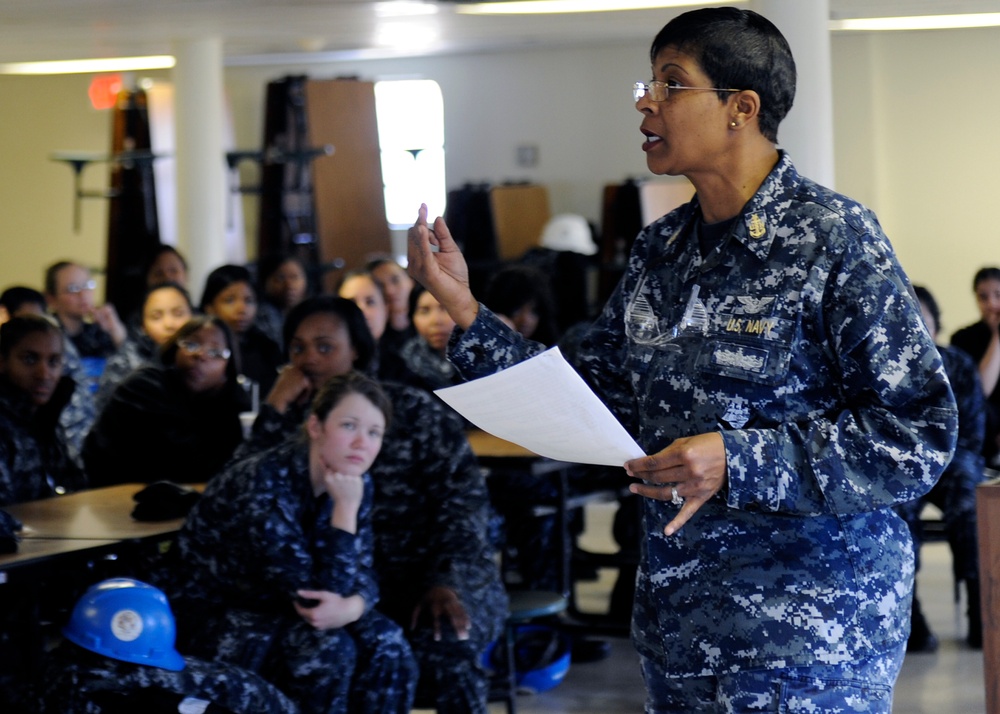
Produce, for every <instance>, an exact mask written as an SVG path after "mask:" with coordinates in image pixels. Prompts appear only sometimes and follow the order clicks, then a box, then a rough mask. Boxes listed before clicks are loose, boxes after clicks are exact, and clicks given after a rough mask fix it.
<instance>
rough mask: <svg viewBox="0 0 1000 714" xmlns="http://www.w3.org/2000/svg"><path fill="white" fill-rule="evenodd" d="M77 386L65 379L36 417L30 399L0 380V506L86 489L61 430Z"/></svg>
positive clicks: (36, 411) (3, 378)
mask: <svg viewBox="0 0 1000 714" xmlns="http://www.w3.org/2000/svg"><path fill="white" fill-rule="evenodd" d="M74 386H75V385H74V384H73V380H71V379H69V378H68V377H63V378H62V379H61V380H60V382H59V386H58V387H56V391H55V393H54V394H53V395H52V398H51V399H50V400H49V403H48V404H46V405H45V406H43V407H40V408H39V409H37V410H34V411H32V408H31V404H29V402H28V398H27V397H26V396H25V395H24V394H23V393H21V392H20V391H19V390H17V389H16V388H14V387H13V386H12V385H11V384H10V382H9V381H8V380H7V378H6V377H0V506H7V505H10V504H12V503H21V502H23V501H34V500H37V499H39V498H48V497H50V496H54V495H56V494H57V493H61V492H64V491H76V490H79V489H81V488H85V487H86V485H87V483H86V479H85V478H84V475H83V472H82V471H81V470H80V469H79V468H78V467H77V465H76V464H75V463H74V462H73V461H72V460H71V459H70V457H69V454H68V452H67V449H66V443H65V440H64V438H63V435H62V429H61V427H60V426H59V424H58V420H59V414H60V413H61V412H62V410H63V408H64V407H65V405H66V403H67V402H68V401H69V399H70V394H71V393H72V391H73V389H74Z"/></svg>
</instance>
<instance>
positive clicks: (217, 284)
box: [201, 265, 257, 310]
mask: <svg viewBox="0 0 1000 714" xmlns="http://www.w3.org/2000/svg"><path fill="white" fill-rule="evenodd" d="M236 283H246V284H247V285H249V286H250V289H251V290H253V292H254V295H256V294H257V289H256V288H255V287H254V284H253V278H252V277H251V275H250V271H249V270H248V269H247V268H246V266H243V265H220V266H219V267H218V268H216V269H215V270H213V271H212V272H211V273H209V274H208V277H207V278H205V289H204V290H203V291H202V293H201V309H202V310H204V309H205V308H206V307H208V306H209V305H211V304H212V302H213V301H214V300H215V298H217V297H218V296H219V293H221V292H222V291H223V290H225V289H226V288H228V287H229V286H230V285H235V284H236Z"/></svg>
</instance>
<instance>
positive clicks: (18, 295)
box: [0, 285, 47, 315]
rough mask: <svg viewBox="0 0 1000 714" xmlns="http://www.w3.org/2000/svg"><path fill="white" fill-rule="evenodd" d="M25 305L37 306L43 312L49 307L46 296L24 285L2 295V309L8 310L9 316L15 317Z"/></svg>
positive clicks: (0, 295) (0, 298)
mask: <svg viewBox="0 0 1000 714" xmlns="http://www.w3.org/2000/svg"><path fill="white" fill-rule="evenodd" d="M24 305H37V306H39V307H40V308H41V309H42V312H45V309H46V307H47V304H46V302H45V296H44V295H42V294H41V293H40V292H38V291H37V290H35V289H34V288H29V287H26V286H24V285H13V286H11V287H9V288H7V289H6V290H4V291H3V292H2V293H0V307H5V308H7V314H8V315H13V314H14V313H16V312H17V311H18V310H20V309H21V307H22V306H24Z"/></svg>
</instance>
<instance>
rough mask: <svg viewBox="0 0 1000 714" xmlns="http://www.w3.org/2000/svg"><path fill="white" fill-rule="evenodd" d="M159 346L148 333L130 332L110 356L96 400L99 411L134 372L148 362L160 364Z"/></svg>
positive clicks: (98, 411)
mask: <svg viewBox="0 0 1000 714" xmlns="http://www.w3.org/2000/svg"><path fill="white" fill-rule="evenodd" d="M158 355H159V348H158V347H157V346H156V343H155V342H153V340H152V339H150V337H149V336H148V335H144V334H130V335H129V337H128V339H126V340H125V342H123V343H122V346H121V347H119V348H118V351H117V352H115V353H114V354H113V355H111V356H110V357H108V363H107V364H106V365H105V366H104V373H103V374H101V381H100V383H99V386H98V388H97V394H96V395H95V396H94V401H95V402H96V403H97V413H98V414H100V412H101V410H102V409H104V407H105V406H106V405H107V403H108V402H109V401H110V400H111V394H112V393H113V392H114V391H115V387H117V386H118V385H119V384H121V383H122V382H124V381H125V378H126V377H128V376H129V375H130V374H132V372H134V371H135V370H137V369H139V367H144V366H146V365H148V364H159V356H158Z"/></svg>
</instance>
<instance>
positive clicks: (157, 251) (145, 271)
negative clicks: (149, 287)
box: [142, 243, 188, 279]
mask: <svg viewBox="0 0 1000 714" xmlns="http://www.w3.org/2000/svg"><path fill="white" fill-rule="evenodd" d="M164 253H173V254H174V255H176V256H177V259H178V260H179V261H181V265H183V266H184V270H187V267H188V264H187V260H185V259H184V256H183V255H181V252H180V251H179V250H177V249H176V248H174V247H173V246H172V245H170V244H169V243H160V244H159V245H158V246H156V247H155V248H153V250H152V251H150V253H149V255H148V256H146V262H145V263H144V264H143V268H142V277H143V278H144V279H146V278H148V276H149V271H150V270H152V269H153V265H154V264H155V263H156V261H157V260H159V259H160V256H161V255H163V254H164Z"/></svg>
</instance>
